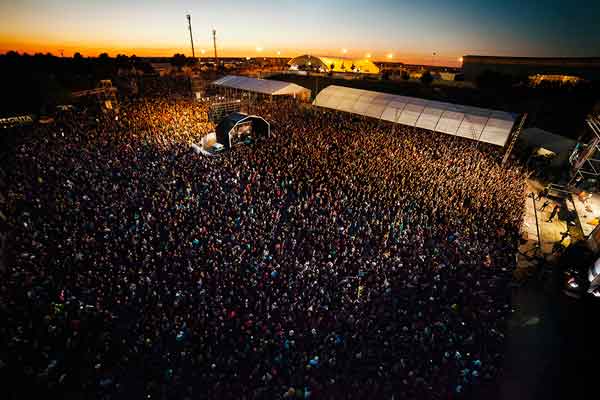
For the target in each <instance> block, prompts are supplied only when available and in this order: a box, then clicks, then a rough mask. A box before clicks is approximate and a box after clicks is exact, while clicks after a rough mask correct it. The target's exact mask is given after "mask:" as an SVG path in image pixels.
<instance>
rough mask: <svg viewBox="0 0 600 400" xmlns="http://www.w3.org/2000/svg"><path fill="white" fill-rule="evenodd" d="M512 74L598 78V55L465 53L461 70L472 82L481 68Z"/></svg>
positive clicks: (563, 78)
mask: <svg viewBox="0 0 600 400" xmlns="http://www.w3.org/2000/svg"><path fill="white" fill-rule="evenodd" d="M486 70H490V71H493V72H498V73H502V74H505V75H512V76H517V77H527V78H529V77H534V76H536V75H538V78H536V79H538V81H539V80H540V76H541V79H542V80H544V76H548V77H549V78H546V80H554V81H558V80H560V81H564V82H572V81H573V79H583V80H588V81H595V80H600V57H585V58H583V57H581V58H571V57H569V58H566V57H564V58H563V57H553V58H548V57H495V56H464V57H463V71H464V74H465V80H466V81H471V82H473V81H475V80H476V79H477V77H478V76H480V75H481V74H482V73H483V72H484V71H486Z"/></svg>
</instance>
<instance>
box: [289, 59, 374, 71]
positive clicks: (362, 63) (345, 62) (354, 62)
mask: <svg viewBox="0 0 600 400" xmlns="http://www.w3.org/2000/svg"><path fill="white" fill-rule="evenodd" d="M288 65H289V66H290V69H292V70H314V71H319V72H329V71H331V72H354V73H361V74H378V73H379V68H378V67H377V66H376V65H375V64H373V62H372V61H371V60H369V59H367V58H355V59H352V58H343V57H332V56H313V55H309V54H304V55H301V56H298V57H294V58H292V59H291V60H290V61H289V62H288ZM332 67H333V68H332ZM352 67H354V68H352Z"/></svg>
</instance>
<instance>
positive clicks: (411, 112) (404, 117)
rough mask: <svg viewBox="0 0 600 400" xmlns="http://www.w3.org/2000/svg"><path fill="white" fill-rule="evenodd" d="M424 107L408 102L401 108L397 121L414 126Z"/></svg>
mask: <svg viewBox="0 0 600 400" xmlns="http://www.w3.org/2000/svg"><path fill="white" fill-rule="evenodd" d="M424 109H425V107H424V106H422V105H417V104H411V103H409V104H407V105H406V107H404V110H402V114H400V118H398V122H399V123H401V124H404V125H410V126H415V124H416V123H417V120H418V119H419V116H420V115H421V113H422V112H423V110H424Z"/></svg>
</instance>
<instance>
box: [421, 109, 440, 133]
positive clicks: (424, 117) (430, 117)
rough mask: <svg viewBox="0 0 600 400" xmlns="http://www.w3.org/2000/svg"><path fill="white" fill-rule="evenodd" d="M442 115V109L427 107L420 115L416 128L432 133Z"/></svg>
mask: <svg viewBox="0 0 600 400" xmlns="http://www.w3.org/2000/svg"><path fill="white" fill-rule="evenodd" d="M443 113H444V109H443V108H440V107H439V106H437V107H436V106H431V105H428V106H427V107H426V108H425V109H424V110H423V113H421V116H420V117H419V119H418V120H417V124H416V126H418V127H419V128H424V129H429V130H432V131H434V130H435V127H436V125H437V124H438V121H439V120H440V117H441V116H442V114H443Z"/></svg>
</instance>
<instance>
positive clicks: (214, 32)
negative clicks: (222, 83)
mask: <svg viewBox="0 0 600 400" xmlns="http://www.w3.org/2000/svg"><path fill="white" fill-rule="evenodd" d="M213 46H214V48H215V68H217V65H219V59H218V58H217V30H216V29H213Z"/></svg>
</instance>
